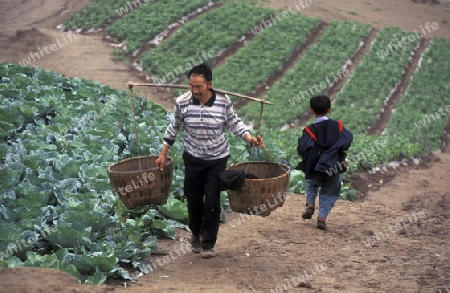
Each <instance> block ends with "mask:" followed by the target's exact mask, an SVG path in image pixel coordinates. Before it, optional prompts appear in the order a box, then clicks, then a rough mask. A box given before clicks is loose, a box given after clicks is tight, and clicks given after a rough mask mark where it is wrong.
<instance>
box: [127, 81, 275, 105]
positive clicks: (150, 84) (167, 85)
mask: <svg viewBox="0 0 450 293" xmlns="http://www.w3.org/2000/svg"><path fill="white" fill-rule="evenodd" d="M127 85H128V88H132V87H133V86H150V87H168V88H178V89H189V86H188V85H184V84H157V83H132V82H129V83H127ZM214 90H215V91H216V92H218V93H220V94H226V95H231V96H235V97H238V98H243V99H248V100H252V101H255V102H260V103H264V104H269V105H273V103H271V102H269V101H266V100H262V99H258V98H253V97H249V96H246V95H241V94H238V93H233V92H229V91H224V90H220V89H214Z"/></svg>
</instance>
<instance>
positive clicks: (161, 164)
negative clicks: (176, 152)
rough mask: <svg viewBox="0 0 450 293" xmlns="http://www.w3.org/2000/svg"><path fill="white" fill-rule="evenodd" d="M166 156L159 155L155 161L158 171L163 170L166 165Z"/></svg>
mask: <svg viewBox="0 0 450 293" xmlns="http://www.w3.org/2000/svg"><path fill="white" fill-rule="evenodd" d="M166 160H167V156H165V155H159V157H158V158H157V159H156V161H155V165H156V167H158V168H159V170H161V171H162V170H163V169H164V166H165V165H166Z"/></svg>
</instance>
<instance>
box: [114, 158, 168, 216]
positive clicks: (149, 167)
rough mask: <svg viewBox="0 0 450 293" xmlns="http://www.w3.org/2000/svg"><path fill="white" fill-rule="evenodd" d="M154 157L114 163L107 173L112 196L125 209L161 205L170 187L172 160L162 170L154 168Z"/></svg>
mask: <svg viewBox="0 0 450 293" xmlns="http://www.w3.org/2000/svg"><path fill="white" fill-rule="evenodd" d="M157 158H158V157H157V156H153V155H149V156H138V157H134V158H129V159H125V160H122V161H120V162H117V163H114V164H113V165H111V166H109V167H108V169H107V172H108V176H109V179H110V183H111V186H112V187H113V189H114V191H115V194H116V195H117V196H118V197H119V199H120V201H121V202H122V203H123V204H124V205H125V207H126V208H127V209H134V208H137V207H140V206H144V205H162V204H165V203H166V202H167V198H168V196H169V193H170V189H171V187H172V177H173V160H172V158H167V162H166V165H165V166H164V170H163V171H161V170H159V168H158V167H156V165H155V160H156V159H157Z"/></svg>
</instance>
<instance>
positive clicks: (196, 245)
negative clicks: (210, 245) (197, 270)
mask: <svg viewBox="0 0 450 293" xmlns="http://www.w3.org/2000/svg"><path fill="white" fill-rule="evenodd" d="M191 246H192V249H191V251H192V252H193V253H200V251H202V246H201V242H200V236H196V235H194V234H192V236H191Z"/></svg>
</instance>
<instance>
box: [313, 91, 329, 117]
mask: <svg viewBox="0 0 450 293" xmlns="http://www.w3.org/2000/svg"><path fill="white" fill-rule="evenodd" d="M309 107H310V108H311V111H312V112H313V113H314V114H316V115H318V116H323V115H326V114H328V113H330V111H331V100H330V98H329V97H328V96H326V95H318V96H314V97H312V98H311V99H310V100H309Z"/></svg>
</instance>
